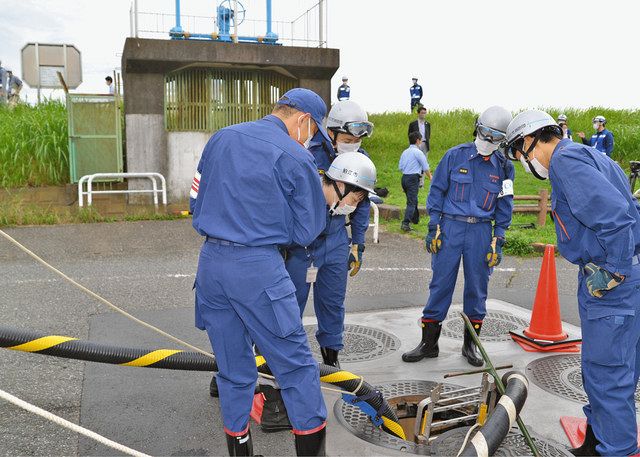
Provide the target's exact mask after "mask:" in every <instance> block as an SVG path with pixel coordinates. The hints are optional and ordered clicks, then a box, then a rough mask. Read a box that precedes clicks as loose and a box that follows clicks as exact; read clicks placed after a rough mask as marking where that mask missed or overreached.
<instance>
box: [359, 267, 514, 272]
mask: <svg viewBox="0 0 640 457" xmlns="http://www.w3.org/2000/svg"><path fill="white" fill-rule="evenodd" d="M360 269H361V270H362V271H431V268H429V267H364V268H360ZM493 271H499V272H514V271H516V269H515V268H500V267H497V268H494V269H493Z"/></svg>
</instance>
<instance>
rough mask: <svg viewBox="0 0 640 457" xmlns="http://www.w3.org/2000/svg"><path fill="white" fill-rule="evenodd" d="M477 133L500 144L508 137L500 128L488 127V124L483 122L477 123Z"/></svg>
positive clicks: (486, 139) (482, 137)
mask: <svg viewBox="0 0 640 457" xmlns="http://www.w3.org/2000/svg"><path fill="white" fill-rule="evenodd" d="M476 133H477V135H478V136H479V137H480V138H481V139H483V140H485V141H489V142H491V143H493V144H499V143H501V142H503V141H504V140H505V139H506V138H507V134H506V133H504V132H501V131H500V130H496V129H492V128H491V127H487V126H486V125H482V124H478V125H476Z"/></svg>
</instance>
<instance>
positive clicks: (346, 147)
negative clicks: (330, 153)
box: [336, 141, 362, 154]
mask: <svg viewBox="0 0 640 457" xmlns="http://www.w3.org/2000/svg"><path fill="white" fill-rule="evenodd" d="M361 144H362V141H358V142H357V143H338V144H336V152H337V153H338V154H343V153H345V152H358V149H360V145H361Z"/></svg>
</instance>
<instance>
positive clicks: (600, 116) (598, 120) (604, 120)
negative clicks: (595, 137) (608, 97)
mask: <svg viewBox="0 0 640 457" xmlns="http://www.w3.org/2000/svg"><path fill="white" fill-rule="evenodd" d="M591 122H601V123H603V124H606V123H607V120H606V119H605V117H604V116H602V115H598V116H596V117H594V118H593V119H592V120H591Z"/></svg>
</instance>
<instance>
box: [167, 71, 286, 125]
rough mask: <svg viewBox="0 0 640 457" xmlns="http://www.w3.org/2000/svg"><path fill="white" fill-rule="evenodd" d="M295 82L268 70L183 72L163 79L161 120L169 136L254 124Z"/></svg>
mask: <svg viewBox="0 0 640 457" xmlns="http://www.w3.org/2000/svg"><path fill="white" fill-rule="evenodd" d="M296 86H297V80H296V79H295V78H292V77H289V76H286V75H283V74H281V73H278V72H276V71H272V70H239V69H231V68H187V69H184V70H178V71H176V72H173V73H170V74H168V75H167V76H166V77H165V91H164V93H165V95H164V117H165V126H166V128H167V130H169V131H173V132H184V131H202V132H215V131H216V130H219V129H221V128H223V127H226V126H228V125H232V124H238V123H240V122H247V121H255V120H257V119H260V118H261V117H263V116H265V115H267V114H269V113H271V111H272V110H273V106H274V105H275V103H276V102H277V101H278V100H279V99H280V97H281V96H282V95H283V94H284V93H285V92H286V91H288V90H289V89H293V88H294V87H296Z"/></svg>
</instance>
